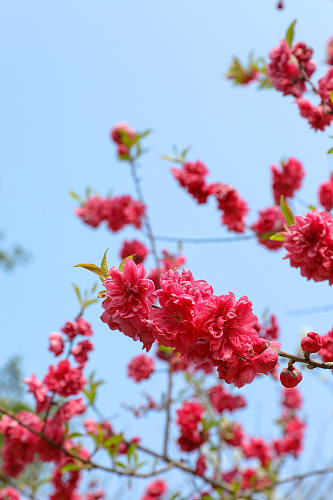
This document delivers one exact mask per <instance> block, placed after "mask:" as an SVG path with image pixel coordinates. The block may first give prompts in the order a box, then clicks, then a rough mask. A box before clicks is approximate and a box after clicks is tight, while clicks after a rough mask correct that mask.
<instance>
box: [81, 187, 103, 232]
mask: <svg viewBox="0 0 333 500" xmlns="http://www.w3.org/2000/svg"><path fill="white" fill-rule="evenodd" d="M75 214H76V215H77V216H78V217H80V219H82V221H83V222H84V223H85V224H87V225H88V226H91V227H94V228H96V227H98V226H99V225H100V224H101V223H102V222H103V221H104V220H105V199H104V198H101V197H99V196H97V195H94V196H91V197H90V198H88V199H87V200H86V201H85V202H84V203H83V205H81V206H80V207H77V208H76V209H75Z"/></svg>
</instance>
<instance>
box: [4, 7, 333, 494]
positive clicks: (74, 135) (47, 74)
mask: <svg viewBox="0 0 333 500" xmlns="http://www.w3.org/2000/svg"><path fill="white" fill-rule="evenodd" d="M285 3H286V8H285V9H284V10H283V11H278V10H276V9H275V1H274V0H264V1H263V0H251V1H248V0H233V1H224V0H219V1H217V0H216V1H214V0H209V1H205V2H203V1H198V0H182V1H181V2H180V1H177V0H169V1H168V2H162V1H156V0H141V1H140V2H137V1H133V0H129V1H127V2H115V1H111V0H95V1H94V2H90V1H87V0H80V1H78V0H70V1H68V0H66V1H65V0H57V2H50V1H47V2H45V0H43V1H42V0H24V1H19V0H2V1H1V3H0V60H1V68H2V78H1V82H0V89H1V118H0V143H1V147H0V161H1V179H0V182H1V185H0V210H1V214H2V221H1V230H4V231H5V232H6V235H7V242H8V245H9V244H10V243H14V242H18V243H20V244H22V245H23V246H24V247H25V248H26V249H27V250H29V251H30V252H31V253H32V255H33V260H32V261H31V262H30V263H29V265H27V266H25V267H18V268H17V269H16V270H15V271H14V272H13V273H11V274H6V275H5V274H1V310H2V314H1V316H0V327H1V335H2V339H3V341H2V349H1V351H0V361H1V362H4V361H5V360H6V359H7V358H8V357H10V356H12V355H14V354H17V353H18V354H21V355H22V356H23V360H24V371H25V374H26V375H30V374H31V373H32V372H35V373H36V374H37V376H39V377H42V376H43V374H44V373H45V371H46V369H47V366H48V365H49V364H50V363H51V362H52V357H51V355H50V353H48V352H47V350H46V349H47V344H48V341H47V336H48V334H49V333H50V332H51V331H55V330H59V328H60V327H61V326H62V325H63V324H64V322H65V321H66V320H68V319H72V318H73V317H74V316H75V315H76V314H77V312H78V304H77V301H76V298H75V296H74V294H73V291H72V286H71V283H76V284H77V285H78V286H80V288H83V289H84V288H87V287H89V286H91V285H92V283H93V278H92V276H91V275H89V273H87V272H85V271H83V270H80V269H74V268H73V266H74V265H75V264H77V263H80V262H96V263H98V262H100V260H101V257H102V255H103V253H104V251H105V249H106V248H110V257H109V261H110V264H116V265H117V264H118V262H119V257H118V251H119V248H120V245H121V241H122V240H123V239H124V238H132V237H140V235H139V233H137V232H135V231H134V230H133V231H132V230H131V229H130V230H124V231H121V232H120V233H117V234H111V233H109V232H108V231H107V230H106V229H98V230H93V229H90V228H88V227H87V226H84V225H83V224H82V223H81V222H80V221H79V220H78V219H77V218H76V217H75V216H74V208H75V206H76V204H75V202H74V200H72V199H71V198H70V197H69V195H68V191H69V190H70V189H73V190H75V191H76V192H78V193H80V194H83V192H84V190H85V188H86V186H91V187H92V188H94V189H96V190H97V191H98V192H99V193H100V194H101V195H106V193H107V192H108V191H109V190H110V189H111V190H112V192H113V193H114V194H127V193H129V194H132V195H134V189H133V186H132V183H131V179H130V176H129V172H128V170H127V167H126V165H124V164H120V163H118V162H117V161H116V157H115V149H114V147H113V145H112V144H111V143H110V140H109V137H108V134H109V130H110V129H111V128H112V126H113V125H114V124H115V123H117V122H119V121H124V120H126V121H128V122H129V123H130V124H131V125H132V126H133V127H134V128H135V129H137V130H139V131H140V130H144V129H146V128H152V129H153V134H152V135H151V136H150V137H149V138H148V139H147V140H146V143H147V145H148V147H149V148H150V152H149V154H147V155H146V156H145V157H144V159H143V161H142V168H141V170H140V176H141V179H142V181H143V190H144V193H145V198H146V202H147V204H148V207H149V213H150V216H151V219H152V224H153V229H154V231H155V233H156V234H160V235H167V236H177V237H182V236H183V237H192V236H193V237H218V236H224V235H226V234H227V233H226V230H225V229H224V228H223V227H222V226H221V225H220V224H219V213H218V212H217V210H216V208H215V204H214V203H213V202H212V203H209V204H208V205H207V206H197V205H196V204H195V203H194V201H193V200H192V199H191V198H190V197H189V196H188V195H186V193H185V192H184V191H182V190H180V189H179V188H178V187H177V186H176V183H175V181H174V179H173V178H172V176H171V174H170V170H169V169H170V165H169V164H167V163H166V162H164V161H162V160H161V158H160V157H161V155H162V154H168V153H170V152H171V149H172V146H173V145H177V146H178V147H179V148H184V147H186V146H189V145H190V146H191V151H190V154H189V158H190V159H192V160H195V159H201V160H202V161H204V162H205V163H206V164H207V166H208V168H209V169H210V170H211V175H210V177H209V182H214V181H221V182H225V183H230V184H232V185H234V186H235V187H236V188H237V189H238V190H239V191H240V193H241V195H242V196H243V197H244V198H245V199H246V200H247V201H248V203H249V205H250V208H251V214H250V216H249V218H248V221H249V222H252V221H254V220H255V219H256V214H257V212H258V210H259V209H261V208H264V207H266V206H268V205H270V204H271V203H272V195H271V192H270V174H269V166H270V165H271V164H272V163H277V162H279V160H280V159H281V157H283V156H285V157H288V156H295V157H297V158H299V159H300V160H301V161H302V162H303V163H304V166H305V169H306V171H307V177H306V179H305V182H304V188H303V190H302V191H301V193H300V194H301V197H302V198H303V199H305V200H307V201H308V202H309V203H312V204H315V203H316V202H317V199H316V191H317V187H318V184H319V183H320V182H322V181H324V180H326V179H327V178H328V175H329V172H330V170H331V169H332V166H333V164H332V162H333V159H332V157H329V156H328V155H327V154H326V151H327V150H328V149H329V147H331V140H330V139H328V135H329V132H326V133H322V132H317V133H315V132H313V131H312V130H310V128H309V126H308V124H307V122H306V121H305V120H303V119H301V118H300V117H299V114H298V110H297V108H296V106H295V104H293V102H292V101H293V100H292V98H288V97H282V95H281V94H279V93H277V92H274V91H266V92H264V91H260V92H259V91H257V90H255V88H254V87H251V88H234V87H233V86H232V84H231V82H230V81H228V80H226V79H225V78H224V77H223V74H224V73H225V71H226V70H227V68H228V65H229V63H230V61H231V58H232V56H233V55H238V56H240V57H241V58H242V59H243V60H244V59H246V58H247V54H248V52H249V51H251V50H253V51H254V53H255V55H258V56H259V55H263V56H265V57H267V54H268V51H269V50H270V49H271V48H272V47H273V46H275V45H277V43H278V40H279V39H281V38H283V37H284V34H285V31H286V28H287V27H288V25H289V24H290V23H291V22H292V20H293V19H295V18H297V19H298V22H297V26H296V37H295V40H304V41H306V42H307V43H308V44H309V45H311V46H312V47H313V48H314V57H315V59H316V61H317V62H318V69H317V72H316V73H315V77H320V76H322V75H323V74H324V72H325V66H323V65H322V64H320V63H322V61H323V60H324V49H325V44H326V42H327V40H328V39H329V37H330V36H332V35H333V27H332V19H333V3H332V1H331V0H317V1H316V2H314V1H313V0H285ZM296 207H297V212H298V213H303V212H304V209H303V207H302V206H301V205H300V204H298V205H296ZM159 248H160V249H163V248H168V249H169V250H170V251H174V250H175V249H176V245H169V246H167V244H159ZM283 253H284V252H278V253H273V252H269V251H267V250H266V249H265V248H263V247H260V246H258V245H257V244H256V243H255V242H254V241H247V242H240V243H228V244H219V245H202V246H194V245H185V246H184V254H185V255H186V257H187V266H186V267H188V268H189V269H191V270H192V272H193V273H194V276H195V277H196V278H198V279H206V280H207V281H208V282H209V283H211V284H212V285H213V287H214V290H215V293H217V294H220V293H226V292H228V291H229V290H230V291H233V292H235V294H236V295H237V296H240V295H243V294H245V295H248V296H249V298H250V299H251V300H252V301H253V304H254V310H255V312H256V313H257V314H261V313H262V312H263V310H264V309H265V308H267V307H269V308H270V310H271V311H272V312H274V313H276V314H277V315H278V318H279V323H280V325H281V328H282V342H283V347H284V348H285V350H288V349H289V350H292V351H295V349H296V345H297V343H298V342H299V336H300V331H301V329H302V327H308V328H309V329H310V330H313V331H316V332H318V333H320V334H324V333H326V332H327V331H328V330H329V329H330V328H331V327H332V312H326V313H321V314H316V315H304V316H293V317H291V316H288V315H287V311H288V310H290V309H298V308H303V307H305V308H307V307H313V306H320V305H326V304H333V298H332V292H331V289H330V287H329V286H328V284H326V283H319V284H315V283H312V282H307V281H306V280H305V279H304V278H302V277H301V276H300V273H299V271H298V270H295V269H291V268H290V267H289V265H288V262H286V261H284V260H282V257H283ZM100 312H101V309H100V306H99V305H97V306H93V307H91V309H90V310H89V311H88V315H87V319H89V320H90V321H91V322H92V324H93V326H94V330H95V351H94V353H93V355H92V358H91V363H90V367H91V368H94V369H96V371H97V372H98V375H99V376H100V377H101V378H104V379H106V380H107V381H108V382H107V384H106V385H105V387H104V389H103V391H102V392H101V397H100V401H99V403H100V406H101V407H102V409H103V410H104V411H105V413H106V414H109V415H115V414H119V412H118V406H119V402H120V401H124V400H126V401H127V402H135V401H137V402H139V401H140V392H141V388H140V387H138V386H136V385H135V386H134V384H133V383H132V382H130V381H129V380H127V379H126V377H125V373H126V363H127V362H128V360H129V359H130V358H131V357H133V356H134V355H136V354H138V353H139V352H140V346H139V345H138V343H134V342H132V341H131V340H130V339H128V338H127V337H124V336H123V335H121V334H117V333H115V332H110V331H109V330H108V328H107V326H106V325H104V324H102V323H101V322H100V321H99V319H98V318H99V315H100ZM325 375H326V378H327V384H326V385H325V384H324V382H323V380H322V377H321V374H315V373H313V372H312V373H305V374H304V381H303V382H302V384H301V388H302V389H303V392H304V394H306V398H305V410H304V415H306V416H307V418H308V422H309V431H308V433H307V441H306V450H305V453H304V458H303V460H302V462H301V465H295V464H294V463H292V462H291V465H290V470H289V472H291V471H293V470H297V467H298V468H301V469H302V470H306V469H307V468H309V467H310V468H313V467H314V466H315V465H321V464H324V463H326V461H327V460H328V459H330V458H331V451H330V448H331V447H330V446H328V444H329V442H330V441H331V439H332V426H330V421H331V419H332V399H331V394H332V392H331V390H332V380H331V376H330V374H325ZM158 377H159V376H156V380H155V381H154V380H153V381H152V382H151V383H149V384H150V385H149V384H147V387H148V388H150V390H151V391H157V390H158V389H159V388H160V386H161V379H160V378H158ZM243 392H244V393H245V394H246V395H247V396H248V399H249V401H250V408H249V410H247V411H246V412H245V413H243V417H242V419H243V423H244V426H245V428H246V430H247V432H248V433H249V434H254V433H257V434H261V435H263V436H265V437H267V438H270V437H272V435H273V434H272V433H273V431H272V429H273V428H272V426H271V424H270V422H271V420H272V419H274V418H276V417H277V416H278V406H277V404H276V402H277V401H278V398H279V387H278V385H276V386H274V385H273V384H271V383H268V381H267V380H256V381H255V382H254V383H253V384H251V386H249V387H246V388H245V390H244V391H243ZM120 415H122V417H121V418H120V417H119V418H118V421H117V424H116V425H117V426H118V428H120V427H122V428H126V429H127V430H128V432H129V434H130V435H133V434H136V433H140V432H142V434H144V433H145V432H146V434H147V431H148V430H149V432H148V436H147V438H146V441H145V442H147V443H148V444H151V443H154V442H155V441H156V442H157V443H158V440H159V430H160V423H159V422H158V420H156V422H154V421H153V422H152V423H148V422H147V421H145V420H143V421H142V422H140V424H139V432H138V430H137V427H136V425H135V422H134V423H133V420H132V419H131V418H130V417H129V416H128V415H127V414H125V415H123V414H122V413H120ZM324 427H325V428H326V429H327V437H330V439H327V440H326V438H323V434H322V432H323V428H324ZM319 435H321V439H322V440H323V441H325V442H326V445H325V443H323V445H322V450H321V452H322V457H321V459H320V461H319V462H318V461H316V462H314V461H313V456H314V455H313V452H314V449H315V446H316V443H317V442H318V436H319ZM156 446H157V444H156ZM139 487H140V488H142V483H140V486H139ZM110 493H111V492H110ZM128 498H131V499H132V498H133V499H134V498H137V494H136V493H134V492H133V491H132V492H131V493H130V494H129V497H128Z"/></svg>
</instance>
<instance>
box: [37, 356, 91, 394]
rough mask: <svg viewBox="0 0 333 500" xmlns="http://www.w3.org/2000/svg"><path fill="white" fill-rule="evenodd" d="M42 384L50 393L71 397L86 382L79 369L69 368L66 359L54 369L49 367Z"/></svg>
mask: <svg viewBox="0 0 333 500" xmlns="http://www.w3.org/2000/svg"><path fill="white" fill-rule="evenodd" d="M43 383H44V384H45V385H46V386H47V388H48V389H49V390H50V391H53V392H56V393H57V394H60V396H64V397H67V396H73V395H74V394H78V393H79V392H80V391H81V390H82V388H83V386H84V384H85V383H86V380H85V379H84V378H83V376H82V372H81V369H80V368H71V366H70V363H69V361H67V360H66V359H65V360H63V361H60V362H59V363H58V365H57V367H56V368H54V367H53V366H50V367H49V371H48V373H47V374H46V375H45V377H44V379H43Z"/></svg>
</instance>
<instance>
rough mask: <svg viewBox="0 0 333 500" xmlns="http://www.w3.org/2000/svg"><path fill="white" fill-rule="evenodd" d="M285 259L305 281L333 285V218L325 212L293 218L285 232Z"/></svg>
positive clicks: (315, 212)
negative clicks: (299, 272) (323, 282)
mask: <svg viewBox="0 0 333 500" xmlns="http://www.w3.org/2000/svg"><path fill="white" fill-rule="evenodd" d="M284 247H285V249H286V250H287V252H288V253H287V255H286V256H285V258H286V259H287V258H288V259H289V260H290V265H291V267H297V268H299V269H300V270H301V275H302V276H304V277H306V278H307V279H308V280H310V279H313V280H314V281H326V280H327V281H328V282H329V284H330V285H332V284H333V218H332V216H331V214H330V213H328V212H318V211H317V210H313V211H312V212H311V213H306V214H305V216H304V217H302V216H296V217H295V224H293V225H292V226H290V227H289V231H287V232H286V233H285V240H284Z"/></svg>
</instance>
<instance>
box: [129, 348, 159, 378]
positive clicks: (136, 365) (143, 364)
mask: <svg viewBox="0 0 333 500" xmlns="http://www.w3.org/2000/svg"><path fill="white" fill-rule="evenodd" d="M154 365H155V363H154V360H153V359H152V358H149V357H148V356H146V355H145V354H140V355H139V356H136V357H135V358H133V359H132V361H131V362H130V363H129V365H128V367H127V374H128V376H129V377H130V378H131V379H133V380H134V381H135V382H141V380H145V379H148V378H149V377H150V375H151V374H152V373H153V372H154Z"/></svg>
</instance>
